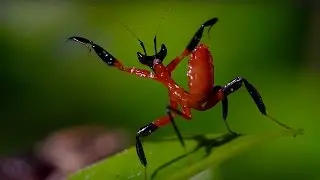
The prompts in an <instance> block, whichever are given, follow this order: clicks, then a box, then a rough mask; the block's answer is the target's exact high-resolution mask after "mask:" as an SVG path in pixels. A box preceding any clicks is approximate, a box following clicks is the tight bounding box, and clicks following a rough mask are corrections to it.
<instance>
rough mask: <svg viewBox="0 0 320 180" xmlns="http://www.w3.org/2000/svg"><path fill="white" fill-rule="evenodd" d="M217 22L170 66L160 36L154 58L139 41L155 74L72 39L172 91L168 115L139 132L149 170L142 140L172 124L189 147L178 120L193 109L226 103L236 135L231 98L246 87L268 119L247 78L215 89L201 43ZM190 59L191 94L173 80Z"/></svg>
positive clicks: (143, 159)
mask: <svg viewBox="0 0 320 180" xmlns="http://www.w3.org/2000/svg"><path fill="white" fill-rule="evenodd" d="M217 21H218V18H216V17H214V18H212V19H209V20H208V21H206V22H205V23H203V24H202V25H201V26H200V28H199V29H198V31H197V32H196V33H195V35H194V36H193V37H192V39H191V40H190V42H189V43H188V45H187V46H186V48H185V49H184V51H183V52H182V53H181V54H180V55H179V56H177V57H175V58H174V59H173V60H172V61H171V62H170V63H169V64H168V65H164V64H163V60H164V59H165V58H166V55H167V48H166V46H165V45H164V44H162V45H161V47H160V50H159V51H157V42H156V36H155V37H154V54H153V55H147V52H146V49H145V46H144V44H143V42H142V41H141V40H139V39H138V40H139V42H140V45H141V47H142V49H143V52H144V53H140V52H137V57H138V59H139V61H140V63H142V64H143V65H146V66H148V67H149V68H150V69H151V70H152V71H148V70H144V69H138V68H135V67H126V66H124V65H123V64H122V62H121V61H120V60H119V59H117V58H115V57H114V56H113V55H111V54H110V53H109V52H108V51H106V50H104V49H103V48H102V47H101V46H99V45H97V44H95V43H94V42H92V41H90V40H88V39H86V38H83V37H78V36H73V37H70V38H69V39H68V40H73V41H76V42H79V43H81V44H84V45H86V46H87V47H88V48H90V47H91V48H92V49H93V50H94V51H95V52H96V54H97V55H98V56H99V57H100V59H101V60H103V61H104V62H105V63H107V65H108V66H110V67H114V68H116V69H118V70H120V71H124V72H127V73H130V74H134V75H136V76H139V77H143V78H148V79H152V80H155V81H158V82H160V83H161V84H163V85H164V86H165V87H166V88H167V89H168V94H169V105H168V106H167V108H166V109H167V115H165V116H163V117H160V118H158V119H156V120H154V121H153V122H151V123H149V124H147V125H145V126H143V127H142V128H140V129H139V130H138V131H137V134H136V150H137V154H138V157H139V159H140V162H141V163H142V164H143V165H144V166H147V159H146V156H145V153H144V150H143V146H142V143H141V140H140V139H141V137H145V136H149V135H150V134H152V133H153V132H155V131H156V130H157V129H159V128H161V127H163V126H166V125H168V124H172V125H173V127H174V129H175V132H176V133H177V136H178V138H179V140H180V142H181V144H182V146H183V147H184V146H185V144H184V141H183V138H182V136H181V134H180V132H179V130H178V128H177V125H176V124H175V121H174V116H175V115H179V116H181V117H183V118H184V119H186V120H191V119H192V113H191V110H192V109H194V110H198V111H206V110H209V109H211V108H213V107H214V106H215V105H216V104H217V103H219V102H222V110H223V119H224V122H225V124H226V127H227V129H228V131H229V132H230V133H233V134H236V133H234V132H233V131H232V130H231V129H230V127H229V125H228V123H227V121H226V119H227V114H228V99H227V97H228V96H229V95H230V94H232V93H234V92H236V91H237V90H238V89H240V88H241V87H242V85H243V84H244V86H245V87H246V89H247V90H248V92H249V94H250V96H251V97H252V99H253V101H254V102H255V104H256V105H257V107H258V109H259V111H260V112H261V113H262V114H263V115H265V116H268V115H267V112H266V106H265V105H264V103H263V101H262V98H261V96H260V94H259V93H258V91H257V90H256V88H255V87H254V86H253V85H252V84H250V83H249V82H248V80H246V79H245V78H243V77H236V78H234V79H233V80H231V81H230V82H229V83H227V84H226V85H224V86H220V85H215V83H214V64H213V57H212V55H211V52H210V51H209V49H208V47H207V46H206V45H205V44H199V42H200V40H201V38H202V35H203V31H204V28H205V27H209V29H208V32H209V30H210V29H211V27H212V26H213V25H214V24H216V23H217ZM188 56H190V59H189V63H188V72H187V76H188V80H189V81H188V86H189V90H188V91H187V90H185V89H183V88H182V87H180V86H179V85H178V84H177V83H176V82H175V80H173V79H172V78H171V73H172V72H173V71H174V70H175V68H176V67H177V66H178V64H179V63H180V62H181V61H182V60H183V59H184V58H186V57H188ZM179 106H180V107H181V110H179V109H178V108H179ZM268 117H269V116H268ZM270 118H271V117H270ZM271 119H272V120H273V121H275V122H276V123H278V124H279V125H280V126H283V127H285V128H287V129H291V128H289V127H288V126H286V125H284V124H282V123H280V122H278V121H276V120H275V119H273V118H271Z"/></svg>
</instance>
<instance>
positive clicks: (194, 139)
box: [69, 130, 303, 180]
mask: <svg viewBox="0 0 320 180" xmlns="http://www.w3.org/2000/svg"><path fill="white" fill-rule="evenodd" d="M302 133H303V131H302V130H298V131H292V130H282V131H278V132H273V133H267V134H262V135H231V134H224V135H205V136H203V135H199V136H190V137H185V143H186V146H187V150H186V151H185V150H184V149H183V148H182V147H181V145H180V142H179V141H178V140H177V139H176V138H167V139H162V140H158V141H152V142H144V150H145V152H146V156H147V159H148V167H147V169H145V168H144V167H143V166H142V165H141V164H140V162H139V159H138V157H137V155H136V150H135V147H134V146H133V147H130V148H129V149H126V150H124V151H123V152H120V153H118V154H116V155H114V156H112V157H109V158H108V159H106V160H103V161H100V162H98V163H95V164H93V165H91V166H88V167H87V168H84V169H82V170H79V171H78V172H76V173H75V174H73V175H71V176H70V177H69V180H107V179H108V180H110V179H119V180H122V179H125V180H128V179H130V180H134V179H139V180H141V179H144V177H145V170H146V173H147V177H148V178H147V179H153V180H158V179H159V180H160V179H170V180H181V179H182V180H185V179H189V178H191V177H194V176H195V175H197V174H199V173H201V172H203V171H205V170H207V169H209V168H211V169H214V168H216V167H218V165H219V164H221V163H222V162H224V161H226V160H228V159H230V158H232V157H234V156H236V155H238V154H240V153H242V152H244V151H246V150H249V149H251V148H253V147H255V146H257V145H258V144H261V143H266V142H268V141H269V140H273V139H277V138H280V137H285V136H295V135H297V134H302Z"/></svg>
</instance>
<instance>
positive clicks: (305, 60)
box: [0, 1, 320, 180]
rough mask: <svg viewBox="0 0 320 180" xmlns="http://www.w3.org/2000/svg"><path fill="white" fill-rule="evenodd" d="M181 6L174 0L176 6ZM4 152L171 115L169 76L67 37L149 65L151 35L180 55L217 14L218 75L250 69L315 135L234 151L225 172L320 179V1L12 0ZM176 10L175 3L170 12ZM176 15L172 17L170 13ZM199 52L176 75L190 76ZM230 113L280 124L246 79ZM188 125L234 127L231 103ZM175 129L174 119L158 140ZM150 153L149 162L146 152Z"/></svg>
mask: <svg viewBox="0 0 320 180" xmlns="http://www.w3.org/2000/svg"><path fill="white" fill-rule="evenodd" d="M170 8H171V10H170ZM0 14H1V16H0V18H1V19H0V21H1V26H0V38H1V43H0V46H1V47H0V51H1V53H0V54H1V60H0V74H1V75H0V83H1V95H0V97H1V98H0V99H1V101H0V142H1V148H0V151H1V153H2V154H11V153H14V152H17V151H20V150H22V149H27V148H29V147H31V146H32V145H33V143H35V142H36V141H37V140H40V139H41V138H43V137H44V136H45V135H47V134H48V133H49V132H51V131H54V130H56V129H58V128H62V127H67V126H71V125H78V124H83V123H104V124H106V125H108V126H111V127H121V128H125V129H127V130H128V131H129V132H130V133H132V136H134V135H135V131H136V130H137V129H138V128H140V127H141V126H143V125H145V124H146V123H149V122H151V121H153V120H155V119H156V118H158V117H160V116H162V115H164V114H165V107H166V105H167V103H168V96H167V91H166V89H165V88H164V87H163V86H162V85H161V84H159V83H157V82H154V81H151V80H148V79H142V78H137V77H135V76H133V75H129V74H126V73H123V72H120V71H118V70H116V69H114V68H109V67H107V66H106V65H105V64H104V63H103V62H102V61H100V60H99V59H98V58H97V56H96V55H95V54H93V53H91V54H89V52H88V49H86V48H85V47H84V46H81V45H79V44H76V43H71V42H70V43H66V39H67V38H68V37H70V36H73V35H78V36H83V37H87V38H89V39H91V40H93V41H94V42H96V43H98V44H100V45H101V46H103V47H104V48H105V49H106V50H108V51H109V52H110V53H112V55H114V56H115V57H117V58H119V59H120V60H121V61H122V62H123V63H124V64H125V65H127V66H136V67H139V68H142V67H143V66H142V65H141V64H139V62H138V60H137V57H136V52H137V51H142V50H141V48H140V46H139V43H138V42H137V40H136V39H135V37H134V36H132V35H131V34H130V33H129V32H128V31H127V30H126V29H125V28H124V27H123V26H121V23H122V24H125V25H126V26H128V27H129V28H130V29H131V30H132V31H133V32H134V33H135V34H136V35H137V36H138V37H139V38H140V39H141V40H143V41H144V42H145V45H146V48H147V51H148V52H150V53H151V52H153V37H154V33H155V31H157V37H158V43H159V46H160V43H164V44H166V46H167V48H168V56H167V59H165V61H164V63H169V61H170V60H171V59H173V58H174V57H175V56H177V55H179V53H181V52H182V51H183V49H184V48H185V46H186V45H187V43H188V42H189V40H190V38H191V37H192V35H193V34H194V33H195V31H196V30H197V29H198V28H199V26H200V25H201V24H202V23H203V22H204V21H206V20H208V19H209V18H212V17H218V18H219V22H218V23H217V24H216V25H215V26H214V27H213V28H212V30H211V33H210V38H208V35H207V34H205V37H204V38H203V42H204V43H206V44H208V45H209V46H210V50H211V51H212V53H213V55H214V58H215V60H214V61H215V81H216V83H217V84H220V85H223V84H225V83H227V82H228V81H230V80H231V79H233V78H234V77H236V76H243V77H246V78H247V79H248V80H249V81H250V82H251V83H252V84H254V85H255V86H256V87H257V88H258V89H259V91H260V93H261V95H262V96H263V98H264V101H265V103H266V105H267V108H268V111H269V113H270V114H271V115H273V116H275V117H277V118H278V119H280V120H281V121H282V122H284V123H287V124H288V125H291V126H293V127H297V128H298V127H299V128H304V129H305V132H306V134H305V135H304V136H302V137H298V138H296V139H290V138H287V139H280V140H278V141H276V142H273V143H271V144H268V145H266V146H263V147H261V148H257V149H255V150H253V151H250V152H249V153H246V154H243V155H241V156H239V157H237V158H235V159H232V160H230V161H228V162H227V163H225V164H223V166H222V169H221V170H222V178H223V179H225V180H229V179H230V180H231V179H261V180H264V179H274V180H275V179H279V180H280V179H292V180H300V179H312V180H313V179H314V180H315V179H320V173H319V172H318V168H317V167H319V165H320V154H319V151H320V145H319V143H318V142H319V140H318V138H319V137H320V134H319V133H317V132H318V131H319V107H318V104H319V103H318V101H319V100H320V93H318V92H319V90H320V83H319V80H320V78H319V72H320V69H319V68H320V63H319V62H320V57H319V50H320V49H319V42H320V40H319V32H320V30H319V17H320V16H319V11H318V9H316V8H311V6H309V7H307V6H306V5H299V4H298V3H296V4H293V3H280V2H278V3H259V1H256V2H254V3H253V2H252V3H214V2H213V3H211V2H198V1H186V2H182V1H179V2H178V1H168V2H163V3H160V2H152V3H151V2H150V3H146V2H143V1H141V2H134V3H133V2H126V3H124V2H118V3H100V4H86V3H79V2H69V3H66V2H65V3H64V2H60V1H57V2H51V3H49V2H48V3H36V2H34V3H22V2H20V3H13V2H11V3H10V2H6V3H1V8H0ZM165 14H167V15H166V16H165ZM164 16H165V18H163V17H164ZM186 70H187V60H185V61H183V62H182V63H181V64H180V65H179V67H178V68H177V70H176V71H175V72H174V78H175V79H176V80H177V81H178V82H179V84H181V85H182V86H183V87H187V77H186ZM229 105H230V108H229V117H228V118H229V123H230V125H231V127H232V128H233V129H234V130H235V131H237V132H241V133H247V134H255V133H260V132H267V131H273V130H276V129H279V127H278V126H277V125H275V124H274V123H272V122H271V121H270V120H268V119H267V118H265V117H263V116H261V115H260V113H259V111H258V110H257V108H256V107H255V105H254V103H253V101H252V100H251V99H250V96H249V95H248V93H247V92H246V91H245V89H242V90H241V91H239V92H237V93H235V94H234V95H232V97H230V98H229ZM178 119H179V120H178V124H179V126H180V128H181V131H182V132H183V133H188V134H197V133H211V132H217V133H224V132H226V129H225V127H224V124H223V121H222V113H221V106H220V105H218V106H217V107H216V108H214V109H212V110H210V111H207V112H196V111H193V121H190V122H186V121H184V120H182V118H178ZM171 134H173V131H172V128H171V127H166V128H163V129H162V130H160V131H158V132H157V133H155V134H154V135H153V136H151V137H150V138H147V139H148V140H152V139H153V138H155V137H161V136H168V135H171ZM137 163H138V161H137Z"/></svg>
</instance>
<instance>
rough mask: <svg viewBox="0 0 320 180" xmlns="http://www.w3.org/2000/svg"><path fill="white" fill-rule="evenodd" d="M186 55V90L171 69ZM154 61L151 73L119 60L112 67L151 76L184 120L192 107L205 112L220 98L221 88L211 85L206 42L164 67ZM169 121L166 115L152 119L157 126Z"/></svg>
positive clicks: (146, 76) (210, 63)
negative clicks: (216, 88) (167, 95)
mask: <svg viewBox="0 0 320 180" xmlns="http://www.w3.org/2000/svg"><path fill="white" fill-rule="evenodd" d="M187 56H190V59H189V62H188V72H187V76H188V86H189V91H186V90H184V89H183V88H182V87H180V86H179V85H178V84H177V83H176V82H175V81H174V80H173V79H172V78H171V73H172V71H173V70H174V69H175V68H176V67H177V65H178V64H179V63H180V62H181V60H182V59H184V58H185V57H187ZM155 62H156V63H155V64H154V68H153V69H154V72H150V71H147V70H142V69H137V68H126V67H124V66H123V65H122V64H121V63H120V61H117V62H116V63H115V66H116V67H117V68H118V69H120V70H122V71H126V72H129V73H132V74H135V75H137V76H140V77H145V78H150V79H154V80H156V81H158V82H160V83H162V84H163V85H164V86H166V87H167V88H168V93H169V97H170V100H169V101H170V107H171V108H173V109H176V110H177V111H178V108H179V105H180V106H181V111H179V112H180V113H179V115H181V116H182V117H184V118H185V119H187V120H190V119H191V117H192V115H191V109H196V110H199V111H205V110H207V109H210V108H211V107H213V106H214V105H216V104H217V103H218V102H219V101H220V100H222V98H223V92H222V91H221V92H220V91H219V92H213V91H212V89H213V86H214V64H213V57H212V55H211V52H210V51H209V49H208V47H207V46H206V45H204V44H200V45H198V46H197V47H196V48H195V49H194V50H193V51H191V52H189V51H187V50H185V51H184V52H183V53H182V54H181V55H180V56H178V57H176V58H175V59H173V60H172V61H171V62H170V63H169V64H168V65H167V66H165V65H164V64H162V63H161V62H160V61H155ZM174 115H175V114H173V116H174ZM168 123H170V118H169V116H168V115H166V116H163V117H161V118H159V119H157V120H155V121H154V124H156V125H157V126H158V127H161V126H164V125H167V124H168Z"/></svg>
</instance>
